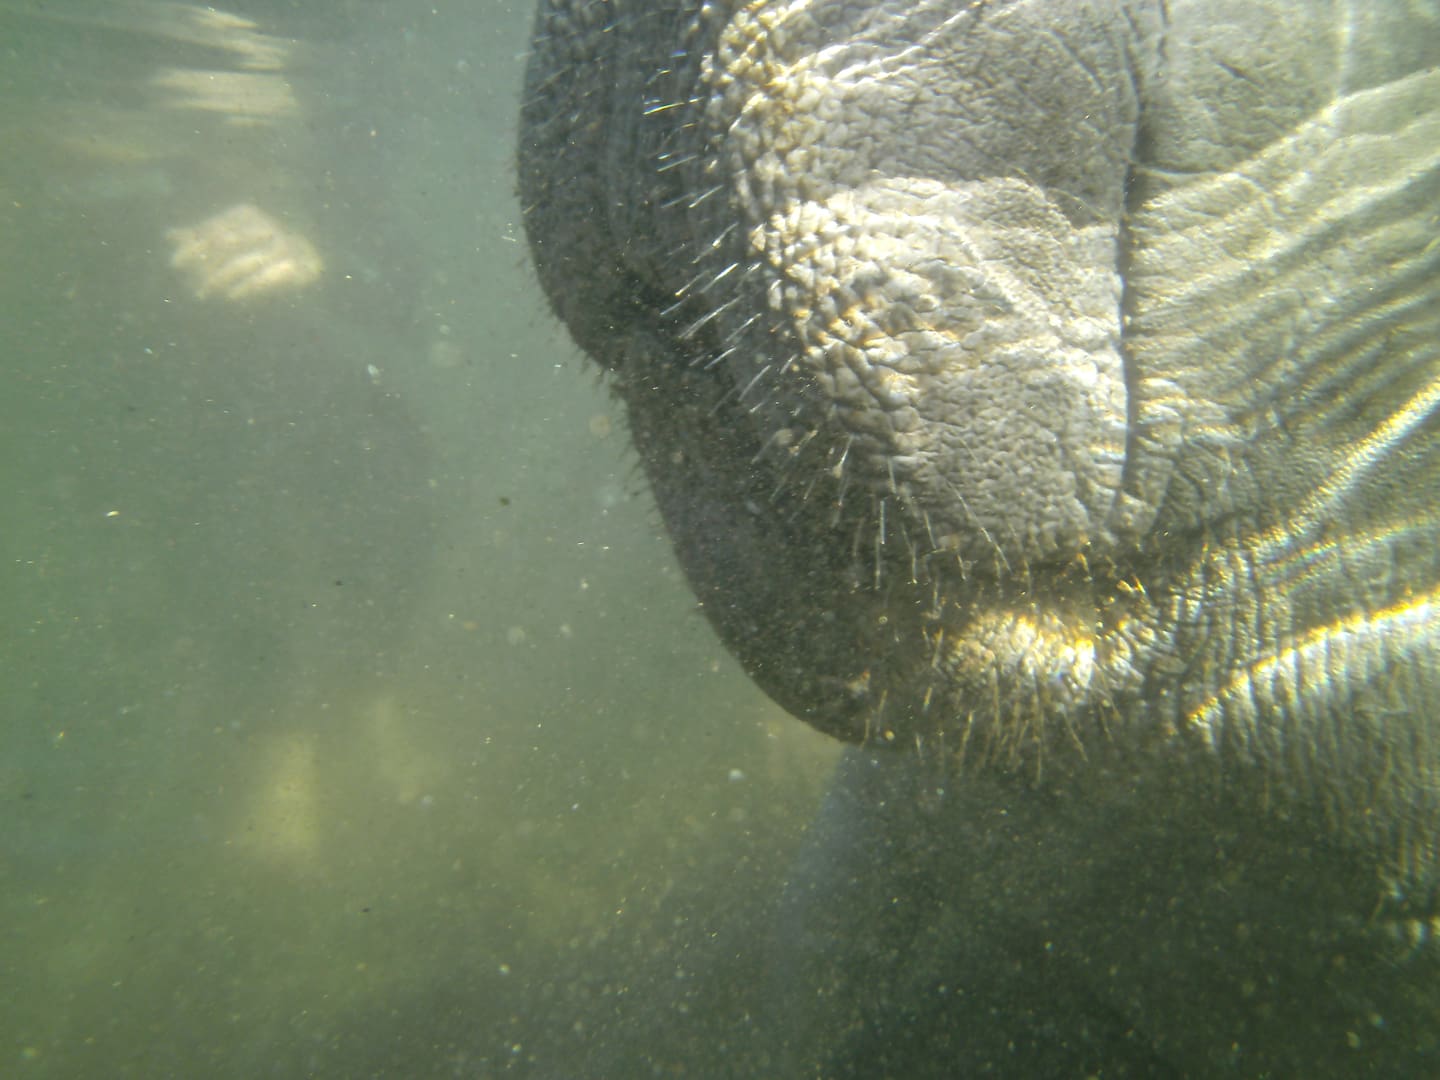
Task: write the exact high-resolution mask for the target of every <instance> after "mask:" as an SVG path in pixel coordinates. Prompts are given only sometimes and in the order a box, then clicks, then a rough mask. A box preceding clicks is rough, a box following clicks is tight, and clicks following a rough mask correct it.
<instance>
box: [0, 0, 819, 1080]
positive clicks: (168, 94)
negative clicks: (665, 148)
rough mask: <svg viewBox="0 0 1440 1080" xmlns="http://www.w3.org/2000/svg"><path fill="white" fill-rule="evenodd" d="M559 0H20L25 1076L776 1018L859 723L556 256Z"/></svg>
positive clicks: (2, 1030) (17, 688)
mask: <svg viewBox="0 0 1440 1080" xmlns="http://www.w3.org/2000/svg"><path fill="white" fill-rule="evenodd" d="M528 8H529V5H528V4H525V3H519V2H517V3H515V4H513V5H512V4H499V3H486V4H483V5H469V4H463V5H462V4H455V5H435V4H401V5H394V4H392V5H386V6H385V7H384V9H383V11H381V10H380V9H379V8H378V6H374V5H360V4H345V3H335V4H327V5H321V6H318V7H317V5H306V6H303V7H296V8H292V7H291V6H290V5H286V4H273V5H268V6H263V5H249V6H248V7H247V8H246V10H245V15H246V16H247V17H248V18H250V19H253V20H254V25H253V26H248V25H246V24H245V23H244V21H243V20H241V19H240V18H239V17H230V16H224V15H221V14H218V13H215V12H213V11H210V10H209V9H205V8H198V7H190V6H187V5H175V4H160V3H133V4H94V5H82V4H72V5H67V6H66V7H65V9H64V10H65V14H64V17H58V16H56V15H54V14H53V13H52V14H44V13H43V9H37V8H35V7H34V6H33V5H20V4H14V5H5V6H4V7H0V101H3V103H4V104H3V112H0V327H3V328H4V331H3V352H4V364H3V369H4V371H3V376H0V378H3V387H4V389H3V392H0V496H3V506H4V512H3V526H0V556H3V558H0V614H3V624H0V625H3V631H0V632H3V643H0V709H3V711H0V813H3V815H4V818H3V820H4V828H3V833H0V1074H3V1075H17V1076H18V1075H30V1076H76V1075H89V1076H102V1075H103V1076H145V1077H151V1076H165V1075H175V1076H196V1075H207V1076H245V1077H253V1076H257V1075H273V1076H290V1075H348V1076H359V1075H407V1076H435V1075H460V1076H471V1075H488V1074H490V1073H493V1072H497V1071H501V1070H502V1069H504V1070H513V1071H519V1072H526V1073H534V1074H539V1075H556V1076H563V1075H582V1074H585V1073H586V1072H587V1071H591V1072H593V1070H595V1069H597V1068H601V1067H603V1065H602V1064H597V1063H603V1062H605V1061H623V1060H626V1059H627V1058H628V1057H629V1056H631V1055H633V1054H634V1052H635V1047H636V1046H643V1045H645V1044H647V1043H648V1044H652V1045H655V1044H662V1043H664V1042H666V1041H667V1040H669V1041H671V1042H674V1043H675V1044H676V1045H677V1046H679V1045H683V1044H685V1043H686V1042H687V1041H691V1040H695V1039H715V1038H716V1033H717V1032H718V1033H721V1041H719V1042H717V1043H716V1053H717V1054H722V1055H723V1054H725V1053H727V1052H730V1051H732V1050H733V1049H734V1048H733V1047H727V1046H725V1045H723V1038H724V1037H729V1038H732V1039H737V1040H743V1038H744V1032H745V1029H746V1020H745V1010H746V1008H747V1003H748V1001H749V994H750V984H749V981H748V980H750V979H751V978H752V977H756V976H757V973H756V972H754V971H751V970H749V968H747V966H746V965H747V964H752V963H754V958H753V957H751V958H750V959H747V960H744V961H737V960H736V959H735V957H736V956H737V955H738V954H739V952H740V950H739V949H738V948H737V947H736V943H737V942H740V941H744V940H746V939H747V936H749V935H753V934H758V933H759V932H760V930H759V927H760V924H761V922H762V921H763V919H764V916H765V911H766V908H767V905H768V904H769V903H770V901H771V900H772V899H773V896H774V893H775V890H776V887H777V883H778V882H779V881H780V879H781V878H782V876H783V874H784V868H785V865H786V860H787V859H788V857H789V854H790V852H791V851H792V850H793V849H794V846H795V844H796V842H797V841H798V839H799V836H800V834H801V830H802V828H803V824H804V822H805V821H806V820H807V818H808V816H809V814H810V812H811V810H812V809H813V807H814V804H815V800H816V798H817V797H818V793H819V790H820V788H821V786H822V785H823V781H824V777H825V775H826V771H827V769H828V766H829V763H830V761H831V760H832V755H833V748H832V747H830V746H829V745H828V744H827V743H825V742H824V741H822V740H820V739H819V737H818V736H815V735H813V734H811V733H810V732H808V731H807V730H806V729H804V728H803V727H802V725H800V724H799V723H798V722H795V721H791V720H787V719H786V718H785V717H783V716H782V715H781V714H779V712H778V710H776V709H775V708H774V707H773V706H772V705H770V704H769V703H768V702H767V701H765V700H764V699H763V698H762V697H761V696H760V695H759V694H758V692H757V691H755V690H754V689H753V688H752V687H751V686H750V685H749V683H748V682H747V681H746V680H745V679H744V677H743V676H742V675H741V674H740V673H739V672H738V670H737V669H736V668H735V667H734V665H733V664H732V663H731V661H730V660H729V659H728V657H727V656H726V655H725V654H724V652H723V651H722V649H721V648H720V646H719V645H718V644H717V643H716V642H715V641H714V640H713V639H712V637H711V635H710V633H709V630H708V629H707V627H706V626H705V625H704V622H703V620H702V619H701V618H700V616H699V615H698V614H697V613H696V612H695V610H694V606H693V601H692V600H691V598H690V596H689V594H688V592H687V591H686V588H685V585H684V583H683V581H682V580H681V578H680V575H679V572H678V570H677V569H676V568H675V566H674V565H673V563H672V560H671V556H670V554H669V550H668V547H667V544H666V541H665V539H664V537H663V535H662V534H661V529H660V526H659V523H658V519H657V517H656V515H655V514H654V512H653V511H652V509H651V508H650V506H649V504H648V501H647V497H646V496H645V495H644V494H643V492H642V488H641V483H640V479H639V477H638V476H637V475H636V473H635V471H634V468H633V462H632V459H631V456H630V454H629V452H628V451H627V449H626V447H625V440H624V435H623V432H622V431H621V430H620V429H619V421H618V418H617V417H615V416H614V414H613V413H612V410H611V404H610V402H609V401H608V399H607V397H606V395H605V393H604V390H603V388H602V387H600V386H599V385H598V384H597V382H596V380H595V378H594V377H593V375H592V374H591V372H590V371H589V370H588V369H586V368H585V367H583V366H582V365H581V362H580V360H579V358H578V356H577V354H576V353H575V351H574V349H573V347H572V346H571V345H570V344H569V343H568V340H567V339H566V338H565V337H564V335H563V334H562V332H561V331H560V330H559V329H558V328H557V327H556V325H555V324H554V323H553V322H552V320H551V319H550V317H549V315H548V313H547V312H546V311H545V309H544V306H543V302H542V301H541V299H540V297H539V294H538V289H537V288H536V287H535V284H534V282H533V279H532V276H531V274H530V271H529V270H528V267H527V263H526V252H525V249H524V245H523V242H522V237H521V232H520V227H519V209H518V207H517V206H516V204H515V202H514V197H513V194H512V191H513V186H514V184H513V170H512V165H511V155H512V142H513V117H514V113H515V105H516V98H517V95H518V87H519V80H520V73H521V67H522V64H523V55H522V54H523V50H524V48H525V40H526V35H527V32H528V23H529V10H528ZM37 12H39V13H37ZM227 215H228V216H227ZM699 1013H704V1014H705V1015H706V1017H707V1019H706V1020H705V1022H704V1023H703V1024H700V1025H698V1026H697V1027H696V1028H695V1029H694V1030H693V1031H692V1030H691V1029H690V1028H689V1027H688V1024H689V1020H687V1018H690V1017H694V1016H695V1015H697V1014H699ZM702 1028H703V1029H704V1032H708V1034H702V1033H701V1029H702ZM687 1053H688V1054H689V1056H690V1058H691V1060H694V1059H695V1058H694V1048H693V1046H692V1047H690V1049H689V1050H688V1051H687ZM660 1056H661V1057H662V1058H663V1056H664V1055H663V1053H662V1054H661V1055H660ZM617 1075H618V1073H617Z"/></svg>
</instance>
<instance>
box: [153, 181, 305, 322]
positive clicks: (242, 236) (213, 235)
mask: <svg viewBox="0 0 1440 1080" xmlns="http://www.w3.org/2000/svg"><path fill="white" fill-rule="evenodd" d="M166 237H167V239H169V241H170V243H171V244H172V245H174V249H175V250H174V253H173V254H172V255H171V256H170V265H172V266H173V267H175V269H176V270H179V271H180V272H181V274H183V275H184V276H185V279H186V280H187V282H188V283H189V285H190V289H191V291H192V292H193V293H194V294H195V296H196V297H198V298H200V299H202V300H203V299H205V298H206V297H210V296H221V297H224V298H225V299H226V300H246V299H249V298H250V297H252V296H257V295H259V294H261V293H268V292H273V291H274V290H276V289H281V288H288V289H299V288H302V287H303V286H305V285H309V284H310V283H311V282H312V281H314V280H315V279H316V278H318V277H319V276H320V271H321V270H323V269H324V267H325V264H324V262H323V261H322V260H321V258H320V253H319V252H318V251H316V250H315V245H314V244H312V243H311V242H310V241H309V240H307V239H306V238H305V237H303V236H301V235H300V234H299V233H294V232H287V231H286V230H285V229H284V227H282V226H281V224H280V222H278V221H276V220H275V219H274V218H273V217H271V216H270V215H269V214H267V213H265V212H264V211H263V210H261V209H260V208H259V207H256V206H251V205H250V204H249V203H241V204H240V205H239V206H232V207H231V208H230V209H229V210H225V211H223V212H221V213H219V214H216V215H215V216H214V217H212V218H208V219H206V220H205V221H202V222H201V223H200V224H198V225H194V226H191V227H189V228H184V229H171V230H170V231H169V232H168V233H166Z"/></svg>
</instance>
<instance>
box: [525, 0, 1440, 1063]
mask: <svg viewBox="0 0 1440 1080" xmlns="http://www.w3.org/2000/svg"><path fill="white" fill-rule="evenodd" d="M1437 65H1440V5H1437V4H1435V3H1433V2H1430V3H1426V2H1421V0H1409V2H1402V0H1375V2H1373V3H1367V4H1363V5H1360V4H1356V5H1350V4H1341V3H1330V2H1324V0H1274V2H1269V3H1255V2H1253V0H1246V2H1242V0H1205V2H1200V0H1168V2H1142V0H1133V2H1123V0H1090V2H1085V0H1044V2H1042V0H1008V2H1005V0H973V2H958V0H943V2H942V0H879V2H873V3H865V4H856V3H844V2H841V0H805V2H802V0H748V2H747V0H707V2H703V3H702V2H699V0H610V2H601V0H542V3H541V7H540V10H539V13H538V16H537V19H536V25H535V34H534V42H533V52H532V54H531V56H530V59H529V66H528V74H527V83H526V94H525V100H524V104H523V107H522V114H521V124H520V135H519V162H518V168H519V181H520V192H521V199H522V203H523V208H524V216H525V226H526V230H527V234H528V237H529V242H530V249H531V252H532V254H533V258H534V265H535V268H536V272H537V274H538V276H539V280H540V282H541V285H542V286H543V288H544V290H545V292H546V294H547V295H548V297H549V300H550V303H551V304H552V306H553V308H554V310H555V312H556V314H557V315H558V316H559V318H560V319H561V320H563V322H564V323H565V324H566V326H567V327H568V328H569V331H570V333H571V335H572V336H573V338H574V340H575V342H576V343H577V344H578V345H579V347H580V348H581V349H582V350H583V351H584V352H585V353H586V354H588V356H589V357H591V358H592V359H593V360H594V362H595V363H596V364H598V365H600V367H601V368H602V369H603V370H604V371H605V372H606V373H607V375H608V381H609V384H610V386H611V387H612V388H613V391H614V393H615V394H616V395H617V396H618V398H619V399H620V400H621V401H622V402H623V404H624V408H625V412H626V414H627V416H628V422H629V430H630V435H631V438H632V441H633V444H634V447H635V450H636V452H637V454H638V457H639V460H640V462H641V463H642V466H643V469H644V472H645V474H646V476H647V478H648V481H649V484H650V487H651V489H652V490H653V493H654V498H655V501H656V504H657V505H658V507H659V511H660V514H661V515H662V517H663V518H664V521H665V523H666V526H667V528H668V531H669V534H670V537H671V539H672V541H673V545H674V549H675V552H676V555H677V557H678V559H679V562H680V564H681V565H682V567H683V568H684V571H685V573H686V575H687V577H688V579H689V582H690V585H691V587H692V588H693V590H694V593H695V595H696V597H697V600H698V603H699V605H700V607H701V609H702V610H703V612H704V614H705V615H706V617H707V618H708V620H709V621H710V623H711V624H712V626H713V627H714V629H715V632H716V633H717V634H718V635H719V637H720V638H721V639H722V640H723V641H724V643H725V645H726V646H727V648H728V649H729V650H730V651H731V652H732V653H733V655H734V656H735V657H736V658H737V659H738V660H739V662H740V663H741V664H742V665H743V666H744V668H745V670H746V671H747V672H748V674H749V675H750V676H751V677H752V678H753V679H754V680H755V681H756V683H757V684H758V685H759V686H760V687H762V688H763V689H764V691H765V692H766V693H768V694H769V695H770V696H771V697H772V698H773V699H774V700H775V701H776V702H778V703H779V704H780V705H781V706H783V707H784V708H785V709H786V710H788V711H789V712H790V713H792V714H793V715H794V716H796V717H798V718H800V719H802V720H804V721H806V722H808V723H810V724H812V725H814V726H815V727H817V728H819V729H821V730H823V731H825V732H828V733H830V734H832V735H834V736H835V737H837V738H839V739H842V740H845V741H847V742H849V743H851V744H853V746H852V748H851V749H849V750H848V751H847V752H846V757H845V758H843V759H842V764H841V766H840V768H839V771H838V773H837V776H836V779H835V782H834V787H833V789H832V791H831V794H830V796H829V798H828V800H827V805H826V807H825V808H824V809H823V811H822V813H821V815H820V818H819V820H817V822H816V823H815V825H814V827H813V829H812V834H813V835H812V839H811V840H810V843H809V846H808V848H807V850H806V851H805V852H804V854H803V855H802V857H801V859H800V861H799V863H798V864H797V866H796V867H795V870H794V873H793V874H792V876H791V880H790V882H789V885H788V887H787V893H786V897H785V900H784V906H783V913H782V918H781V926H780V927H779V928H778V932H777V934H776V944H775V946H774V948H775V950H776V951H775V966H776V970H777V978H776V987H775V991H774V1013H775V1016H776V1017H777V1018H779V1023H777V1024H776V1025H775V1029H776V1031H775V1034H774V1046H775V1049H774V1054H775V1057H774V1058H773V1060H774V1061H776V1062H777V1063H779V1064H777V1066H776V1067H777V1069H778V1070H779V1071H780V1072H781V1073H782V1074H794V1075H802V1074H803V1075H824V1076H832V1075H856V1076H881V1075H896V1076H926V1075H930V1076H952V1075H970V1074H972V1073H981V1072H987V1071H989V1072H999V1073H1002V1074H1010V1075H1084V1074H1086V1073H1090V1074H1095V1075H1100V1074H1103V1075H1123V1074H1130V1075H1166V1074H1175V1075H1212V1074H1218V1075H1248V1076H1259V1075H1310V1076H1314V1075H1354V1074H1357V1073H1366V1072H1368V1073H1371V1074H1375V1075H1381V1074H1386V1075H1422V1074H1431V1073H1435V1071H1436V1070H1437V1069H1440V1048H1437V1040H1440V967H1437V955H1440V953H1437V944H1436V941H1435V937H1436V933H1437V931H1440V912H1437V901H1440V890H1437V851H1436V842H1437V835H1440V786H1437V779H1440V728H1437V726H1436V723H1435V721H1434V720H1433V718H1432V714H1433V712H1434V711H1435V707H1436V704H1435V703H1436V701H1437V692H1440V614H1437V613H1440V608H1437V604H1440V591H1437V590H1440V543H1437V540H1440V536H1437V533H1440V526H1437V478H1440V442H1437V439H1436V428H1437V417H1436V405H1437V402H1440V240H1437V236H1440V66H1437Z"/></svg>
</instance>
